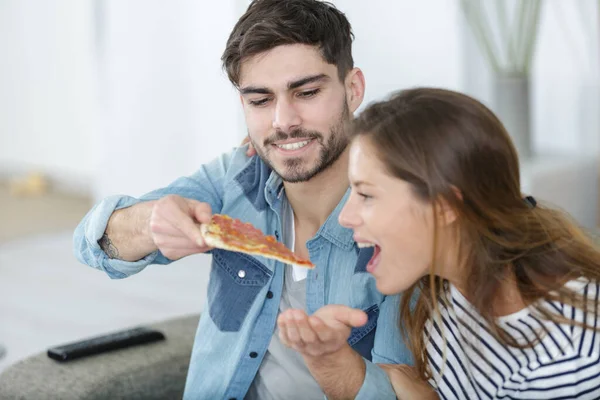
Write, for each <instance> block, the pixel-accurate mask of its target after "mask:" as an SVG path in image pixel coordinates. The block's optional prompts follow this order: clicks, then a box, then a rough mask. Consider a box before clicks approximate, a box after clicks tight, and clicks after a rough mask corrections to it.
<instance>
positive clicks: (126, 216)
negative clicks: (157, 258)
mask: <svg viewBox="0 0 600 400" xmlns="http://www.w3.org/2000/svg"><path fill="white" fill-rule="evenodd" d="M154 204H156V201H147V202H142V203H138V204H136V205H133V206H131V207H127V208H122V209H120V210H116V211H115V212H113V214H112V215H111V216H110V219H109V220H108V224H107V226H106V231H105V232H104V235H102V238H100V240H99V241H98V244H99V245H100V248H101V249H102V250H103V251H104V252H105V253H106V255H107V256H108V258H111V259H118V260H123V261H138V260H141V259H142V258H144V257H146V256H147V255H148V254H150V253H153V252H155V251H156V250H158V248H157V246H156V245H155V244H154V241H153V240H152V234H151V232H150V216H151V215H152V208H153V207H154Z"/></svg>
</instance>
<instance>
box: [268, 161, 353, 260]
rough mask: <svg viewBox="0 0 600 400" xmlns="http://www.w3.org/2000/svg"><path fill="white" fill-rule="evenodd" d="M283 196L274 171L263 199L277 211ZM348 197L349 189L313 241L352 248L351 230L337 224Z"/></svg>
mask: <svg viewBox="0 0 600 400" xmlns="http://www.w3.org/2000/svg"><path fill="white" fill-rule="evenodd" d="M283 195H284V186H283V180H282V179H281V177H280V176H279V175H278V174H277V173H276V172H275V171H271V175H270V176H269V179H268V180H267V182H266V185H265V198H266V200H267V203H268V204H269V205H270V206H271V207H272V208H273V209H278V208H276V207H275V205H276V204H277V203H278V202H279V201H281V196H283ZM349 196H350V188H348V189H347V190H346V193H344V196H343V197H342V199H341V200H340V202H339V203H338V205H337V206H336V207H335V209H334V210H333V212H332V213H331V214H330V215H329V217H327V220H326V221H325V223H324V224H323V225H322V226H321V227H320V228H319V230H318V231H317V234H316V235H315V238H314V239H316V238H318V237H323V238H324V239H326V240H328V241H329V242H331V243H332V244H334V245H336V246H338V247H340V248H341V249H343V250H350V249H351V248H352V247H354V244H355V243H354V238H353V232H352V229H348V228H344V227H343V226H341V225H340V223H339V222H338V217H339V216H340V213H341V212H342V208H344V204H346V201H347V200H348V197H349Z"/></svg>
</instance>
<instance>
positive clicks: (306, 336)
mask: <svg viewBox="0 0 600 400" xmlns="http://www.w3.org/2000/svg"><path fill="white" fill-rule="evenodd" d="M294 318H295V319H296V326H297V328H298V332H299V333H300V338H301V339H302V341H303V342H304V343H305V344H311V343H315V342H318V341H319V338H318V337H317V334H316V332H315V331H314V330H313V329H312V326H310V324H309V323H308V316H307V315H306V314H305V313H303V312H300V311H298V312H295V313H294Z"/></svg>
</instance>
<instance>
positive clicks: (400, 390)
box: [378, 364, 439, 400]
mask: <svg viewBox="0 0 600 400" xmlns="http://www.w3.org/2000/svg"><path fill="white" fill-rule="evenodd" d="M378 366H379V367H381V368H382V369H383V370H384V371H385V373H386V374H387V375H388V377H389V378H390V382H391V383H392V387H393V388H394V392H396V396H397V398H398V400H413V399H415V400H436V399H439V397H438V395H437V393H436V392H435V390H433V388H432V387H431V386H430V385H429V383H427V382H426V381H424V380H422V379H421V377H419V374H418V373H417V371H416V370H415V368H414V367H411V366H409V365H399V364H378Z"/></svg>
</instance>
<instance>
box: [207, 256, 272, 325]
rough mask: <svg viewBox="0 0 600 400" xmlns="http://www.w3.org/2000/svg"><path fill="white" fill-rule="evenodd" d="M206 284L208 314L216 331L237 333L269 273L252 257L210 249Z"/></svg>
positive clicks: (266, 282)
mask: <svg viewBox="0 0 600 400" xmlns="http://www.w3.org/2000/svg"><path fill="white" fill-rule="evenodd" d="M212 256H213V262H212V269H211V271H210V280H209V284H208V311H209V315H210V318H211V319H212V321H213V322H214V324H215V325H216V326H217V328H218V329H219V330H221V331H224V332H237V331H239V330H240V327H241V326H242V324H243V322H244V320H245V319H246V316H247V315H248V311H250V308H251V307H252V304H253V303H254V300H255V299H256V296H257V295H258V293H259V292H260V291H261V289H262V288H263V287H264V286H265V285H267V284H268V282H269V280H270V279H271V276H272V272H271V271H270V270H269V269H268V268H267V267H265V266H264V265H263V264H261V263H260V262H259V261H257V260H256V259H255V258H253V257H251V256H249V255H246V254H243V253H236V252H231V251H226V250H216V249H215V250H213V251H212Z"/></svg>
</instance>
